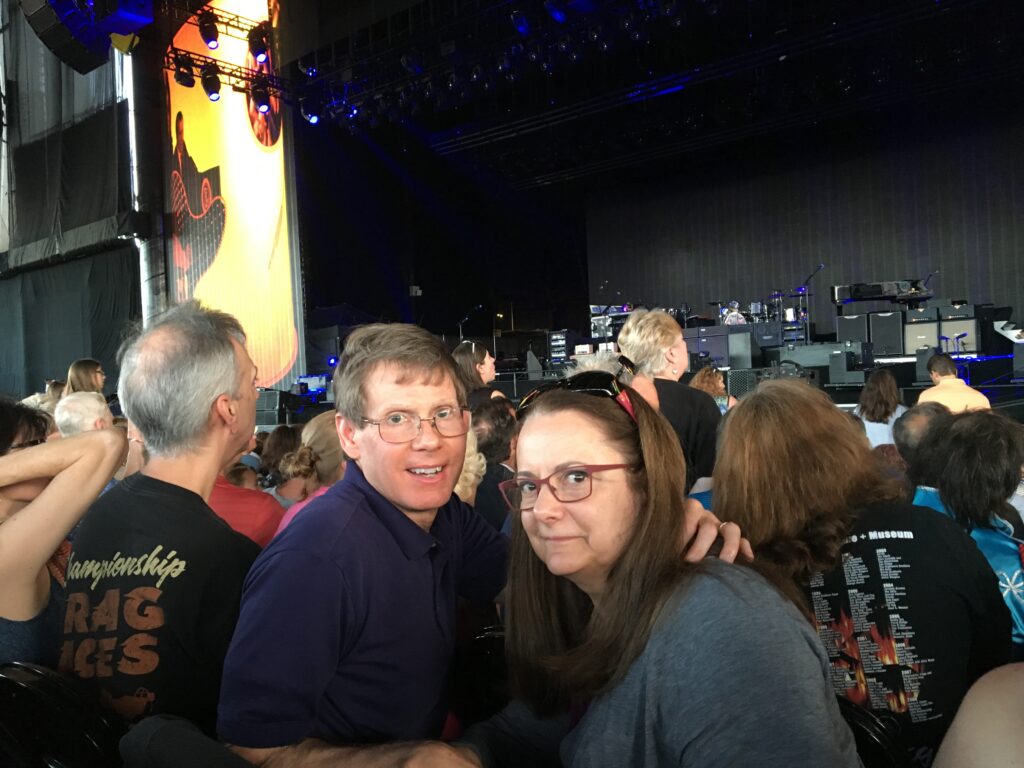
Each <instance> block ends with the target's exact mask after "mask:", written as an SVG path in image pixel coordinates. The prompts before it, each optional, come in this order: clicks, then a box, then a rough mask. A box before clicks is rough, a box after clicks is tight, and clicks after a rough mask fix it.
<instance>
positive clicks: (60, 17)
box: [18, 0, 110, 75]
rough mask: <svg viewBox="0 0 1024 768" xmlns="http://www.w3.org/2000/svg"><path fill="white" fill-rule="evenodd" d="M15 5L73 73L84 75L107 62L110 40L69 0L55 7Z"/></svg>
mask: <svg viewBox="0 0 1024 768" xmlns="http://www.w3.org/2000/svg"><path fill="white" fill-rule="evenodd" d="M18 2H19V4H20V5H21V10H22V11H23V12H24V13H25V18H26V19H27V20H28V23H29V26H31V27H32V31H33V32H35V33H36V36H37V37H38V38H39V39H40V40H41V41H42V42H43V44H44V45H45V46H46V47H47V48H49V49H50V50H51V51H53V53H54V54H56V56H57V58H58V59H60V60H61V61H63V62H64V63H65V64H67V65H68V66H69V67H71V68H72V69H73V70H75V71H76V72H78V73H79V74H82V75H84V74H87V73H89V72H92V71H93V70H94V69H96V68H97V67H101V66H103V65H104V64H106V63H107V60H108V58H109V56H108V51H109V49H110V37H109V36H108V35H107V34H105V33H103V32H102V31H101V30H99V29H97V28H96V27H95V25H94V24H93V23H92V21H91V20H90V19H89V17H88V16H87V15H86V13H85V12H84V11H82V10H81V9H79V7H78V5H77V4H76V3H74V2H72V0H63V1H62V2H58V3H56V4H55V5H51V4H50V3H49V2H48V1H47V0H18ZM55 6H56V7H55ZM82 6H85V3H82ZM58 9H59V10H60V13H58ZM72 30H75V31H72Z"/></svg>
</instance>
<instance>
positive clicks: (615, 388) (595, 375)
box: [516, 371, 636, 423]
mask: <svg viewBox="0 0 1024 768" xmlns="http://www.w3.org/2000/svg"><path fill="white" fill-rule="evenodd" d="M559 389H561V390H565V391H566V392H578V393H579V394H582V395H593V396H595V397H608V398H611V399H612V400H614V401H615V402H616V403H618V404H619V406H620V407H621V408H622V410H624V411H625V412H626V413H627V414H629V418H630V419H632V421H633V423H636V413H635V412H634V410H633V403H631V402H630V400H629V395H627V394H626V390H624V389H623V388H622V385H621V384H619V380H618V379H616V378H615V377H614V376H613V375H612V374H610V373H607V372H606V371H584V372H583V373H577V374H576V375H575V376H570V377H568V378H566V379H557V380H556V381H552V382H549V383H547V384H541V385H540V386H539V387H537V388H536V389H534V390H531V391H530V392H527V393H526V394H525V395H524V396H523V399H522V400H520V401H519V407H518V408H516V416H517V417H518V418H520V419H521V418H522V417H523V415H524V414H525V413H526V411H527V410H529V409H530V407H531V406H532V405H533V404H534V403H536V402H537V398H539V397H540V396H541V395H543V394H545V393H546V392H553V391H555V390H559Z"/></svg>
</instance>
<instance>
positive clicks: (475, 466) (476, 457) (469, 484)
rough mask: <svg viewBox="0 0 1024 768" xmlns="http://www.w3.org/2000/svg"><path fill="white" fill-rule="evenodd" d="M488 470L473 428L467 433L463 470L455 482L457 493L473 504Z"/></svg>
mask: <svg viewBox="0 0 1024 768" xmlns="http://www.w3.org/2000/svg"><path fill="white" fill-rule="evenodd" d="M486 471H487V459H485V458H484V455H483V454H482V453H480V451H478V450H477V442H476V434H474V432H473V430H472V429H471V430H469V432H467V433H466V456H465V459H464V460H463V462H462V471H461V472H460V473H459V479H458V481H457V482H456V483H455V495H456V496H458V497H459V498H460V499H462V500H463V501H464V502H466V503H467V504H469V505H470V506H473V504H474V503H475V502H476V489H477V486H479V485H480V481H481V480H483V477H484V472H486Z"/></svg>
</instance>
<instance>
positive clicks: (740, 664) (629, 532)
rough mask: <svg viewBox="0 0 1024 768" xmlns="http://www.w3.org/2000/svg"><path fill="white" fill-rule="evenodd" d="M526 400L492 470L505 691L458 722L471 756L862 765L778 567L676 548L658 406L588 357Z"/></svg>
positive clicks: (676, 506) (489, 760) (666, 435)
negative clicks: (594, 368)
mask: <svg viewBox="0 0 1024 768" xmlns="http://www.w3.org/2000/svg"><path fill="white" fill-rule="evenodd" d="M574 379H578V381H574ZM520 411H521V414H520V415H521V419H522V428H521V430H520V433H519V442H518V449H517V460H518V466H517V472H516V475H515V477H514V478H513V479H512V480H509V481H506V482H504V483H502V490H503V492H504V494H505V496H506V499H507V501H508V503H509V506H510V508H511V510H512V515H513V516H514V517H515V518H516V521H517V522H516V524H514V525H513V535H512V551H511V556H510V561H509V576H508V587H507V606H508V615H507V635H506V657H507V661H508V668H509V675H510V684H511V692H512V693H513V696H514V697H515V700H514V702H513V703H512V704H511V705H509V707H508V708H507V709H506V710H504V711H503V712H502V713H500V714H499V715H497V716H495V717H494V718H492V719H491V720H489V721H487V722H486V723H482V724H479V725H477V726H474V727H473V728H471V729H470V730H469V732H468V733H467V734H466V737H465V740H464V741H463V742H461V743H460V745H459V746H458V747H457V750H458V752H459V754H460V756H461V757H462V758H463V759H464V760H465V761H466V762H467V764H474V765H483V766H505V765H508V766H514V765H530V766H555V765H564V766H566V767H567V768H574V767H576V766H641V765H642V766H647V767H651V766H670V765H671V766H677V765H682V766H708V767H710V766H722V765H758V766H779V767H780V768H781V767H782V766H786V768H790V767H791V766H810V765H814V766H824V765H827V766H830V767H835V766H859V765H860V763H859V761H858V758H857V755H856V751H855V746H854V742H853V738H852V735H851V734H850V732H849V730H848V728H847V726H846V724H845V722H844V721H843V719H842V717H841V715H840V713H839V710H838V707H837V704H836V700H835V697H834V695H833V694H832V690H831V687H830V685H829V681H828V659H827V657H826V655H825V653H824V650H823V649H822V647H821V645H820V643H819V642H818V639H817V636H816V635H815V633H814V629H813V627H811V625H810V624H809V623H808V622H807V621H806V620H805V619H804V618H803V616H802V615H801V613H800V611H799V610H798V609H797V607H796V606H795V605H794V604H793V602H792V598H790V597H789V591H790V590H787V589H786V585H785V584H780V583H775V582H772V581H771V580H769V579H768V578H766V577H764V576H762V575H761V574H759V573H758V572H756V571H755V570H754V569H753V568H751V567H748V566H743V565H731V564H728V563H726V562H723V561H720V560H714V559H701V560H698V561H691V560H690V558H688V557H685V556H684V555H683V554H682V552H683V551H684V547H683V546H682V541H681V540H682V524H683V514H682V511H683V509H684V489H683V478H684V477H685V463H684V459H683V454H682V451H681V450H680V447H679V442H678V440H677V439H676V436H675V435H674V434H673V432H672V430H671V428H670V427H669V425H668V424H667V423H666V421H665V420H664V419H662V418H661V417H660V416H659V415H658V413H657V412H656V411H655V410H654V409H653V408H651V406H650V405H648V404H647V402H646V401H645V400H644V399H643V398H642V397H641V396H639V395H638V394H637V393H636V392H635V391H634V390H632V389H629V388H621V387H620V386H619V385H618V383H617V382H616V381H615V379H614V378H613V377H612V376H611V375H608V374H604V375H603V379H602V375H600V374H597V373H594V372H592V373H587V374H581V375H580V376H579V377H573V378H570V379H569V380H568V381H567V383H566V384H565V385H563V386H558V385H553V386H552V387H551V388H550V391H546V392H543V393H542V394H540V395H537V396H529V395H528V396H527V397H526V398H524V401H523V403H522V404H521V406H520ZM723 525H724V524H723Z"/></svg>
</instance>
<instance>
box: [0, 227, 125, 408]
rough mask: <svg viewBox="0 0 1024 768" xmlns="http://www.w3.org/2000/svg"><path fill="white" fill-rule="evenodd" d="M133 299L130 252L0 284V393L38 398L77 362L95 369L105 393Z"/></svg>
mask: <svg viewBox="0 0 1024 768" xmlns="http://www.w3.org/2000/svg"><path fill="white" fill-rule="evenodd" d="M140 295H141V294H140V289H139V268H138V256H137V254H136V251H135V249H134V248H133V247H131V246H125V247H121V248H117V249H115V250H112V251H108V252H106V253H101V254H97V255H95V256H90V257H87V258H84V259H79V260H76V261H72V262H68V263H65V264H58V265H55V266H51V267H46V268H44V269H37V270H33V271H31V272H24V273H22V274H19V275H15V276H14V277H11V278H8V279H6V280H0V307H2V308H3V309H2V312H3V317H4V325H3V333H0V392H2V393H4V394H9V395H14V396H16V397H19V398H20V397H25V396H27V395H29V394H31V393H32V392H38V391H40V390H42V388H43V386H44V380H45V379H47V378H59V379H63V378H64V377H65V375H66V374H67V370H68V365H69V364H70V363H71V361H73V360H75V359H77V358H80V357H94V358H96V359H97V360H99V361H100V362H101V363H102V364H103V368H104V370H105V371H106V373H107V389H108V391H109V392H113V391H114V390H115V388H116V384H117V372H118V368H117V361H116V354H117V348H118V346H119V345H120V343H121V339H122V338H123V337H124V332H125V330H126V329H127V327H128V326H129V323H130V322H131V321H132V320H134V319H136V318H138V317H139V316H140V315H141V308H140V298H139V297H140Z"/></svg>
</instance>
